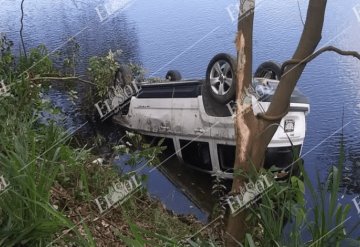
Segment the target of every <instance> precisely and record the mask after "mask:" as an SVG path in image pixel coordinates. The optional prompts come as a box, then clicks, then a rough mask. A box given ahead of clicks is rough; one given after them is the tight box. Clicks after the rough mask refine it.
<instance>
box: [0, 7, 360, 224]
mask: <svg viewBox="0 0 360 247" xmlns="http://www.w3.org/2000/svg"><path fill="white" fill-rule="evenodd" d="M257 2H258V3H257V7H256V15H255V28H254V70H255V68H256V67H257V66H258V65H259V64H260V63H262V62H264V61H266V60H276V61H279V62H282V61H285V60H287V59H289V58H290V57H291V55H292V53H293V52H294V50H295V48H296V45H297V42H298V40H299V37H300V34H301V30H302V27H303V24H302V21H301V16H302V18H305V16H306V8H307V1H304V0H299V1H296V0H291V1H289V0H286V1H285V0H278V1H270V0H262V1H257ZM105 3H111V1H109V0H107V1H92V2H89V3H88V2H86V1H80V0H64V1H45V0H33V1H25V4H24V9H25V18H24V40H25V44H26V47H27V48H29V47H34V46H36V45H38V44H40V43H44V44H45V45H46V46H47V47H48V48H49V50H51V51H53V50H56V49H61V48H62V47H64V44H65V43H66V40H67V39H68V38H70V37H76V39H77V41H78V42H79V44H80V47H81V48H80V58H81V61H80V64H79V71H80V72H81V73H82V72H83V71H85V68H86V66H87V61H88V58H89V57H91V56H95V55H104V54H106V53H107V52H108V51H109V50H110V49H111V50H113V51H114V50H118V49H121V50H122V51H123V56H122V59H123V60H124V61H132V62H135V63H139V64H141V65H143V66H144V67H145V68H146V69H147V71H148V75H151V76H158V77H163V76H164V75H165V74H166V71H167V70H169V69H177V70H179V71H181V73H182V75H183V77H184V78H203V77H204V75H205V70H206V67H207V64H208V62H209V61H210V59H211V58H212V57H213V56H214V55H215V54H216V53H219V52H227V53H231V54H235V46H234V38H235V33H236V25H235V24H236V23H235V22H233V20H232V16H231V14H230V13H232V12H231V11H230V13H229V11H228V10H232V9H233V8H234V4H236V3H237V1H235V0H223V1H209V0H196V1H195V0H151V1H149V0H126V1H125V0H124V1H118V3H116V2H115V4H114V3H113V8H112V11H110V12H113V13H112V14H111V15H110V16H109V18H108V19H106V20H101V18H100V16H99V13H98V12H97V11H96V7H99V8H98V9H99V10H101V6H103V5H104V4H105ZM121 3H124V4H125V3H126V8H120V7H121ZM357 4H358V5H357ZM359 4H360V3H359V1H357V0H347V1H338V0H329V1H328V10H327V14H326V19H325V25H324V32H323V38H322V41H321V43H320V44H319V47H322V46H326V45H335V46H338V47H339V48H342V49H344V50H357V51H360V42H359V38H360V32H359V30H360V14H358V16H359V17H358V18H357V15H356V11H355V9H353V7H354V6H357V7H358V9H360V7H359V6H360V5H359ZM0 6H1V7H0V32H4V33H6V34H7V35H8V36H9V38H11V39H12V40H14V42H15V49H17V50H18V47H19V35H18V30H19V29H20V21H19V20H20V1H19V0H0ZM102 13H103V12H102ZM102 17H104V15H102ZM298 86H299V88H300V89H301V90H302V91H303V93H305V94H306V95H307V96H308V97H309V99H310V102H311V113H310V115H309V116H308V118H307V124H308V125H307V138H306V141H305V144H304V148H303V155H304V156H303V159H304V161H305V168H306V170H307V171H308V173H309V174H310V177H311V179H312V180H313V181H315V180H316V176H317V174H319V175H320V176H321V177H325V176H327V175H328V172H329V169H330V167H331V166H332V165H335V164H337V160H338V156H339V145H340V140H341V136H342V135H341V134H342V133H343V134H344V141H345V151H346V161H345V165H346V167H345V174H344V184H345V185H346V186H344V192H343V193H344V194H345V195H344V197H343V198H340V200H342V201H343V202H351V199H353V198H354V197H355V196H357V195H358V194H359V193H360V140H359V138H358V137H359V134H360V133H359V130H360V124H359V118H360V115H359V114H360V62H359V61H357V60H355V59H354V58H351V57H340V56H338V55H335V54H333V53H326V54H323V55H321V56H320V57H318V58H317V59H316V60H314V61H312V62H311V63H309V65H308V66H307V67H306V70H305V71H304V73H303V75H302V77H301V79H300V81H299V83H298ZM51 98H52V99H53V100H54V101H55V102H56V104H57V105H59V106H61V107H62V108H63V109H65V110H67V111H68V113H69V114H68V116H69V117H68V118H67V121H66V125H67V126H69V127H70V126H73V127H74V126H79V125H80V124H81V123H82V122H83V121H84V119H82V117H81V115H78V113H77V110H76V107H74V106H72V105H71V104H69V103H68V100H67V96H66V94H64V92H63V90H61V88H55V89H53V90H52V92H51ZM343 125H344V126H345V127H344V128H342V126H343ZM169 164H173V165H172V166H171V167H170V168H169V167H167V168H169V169H168V171H167V172H164V171H163V172H159V171H156V172H154V173H153V174H152V175H151V176H150V178H149V186H148V188H149V191H150V193H151V194H152V195H154V196H156V197H158V198H160V199H161V200H162V201H163V203H164V204H165V205H166V206H167V207H168V208H169V209H171V210H174V211H175V212H176V213H183V214H187V213H191V214H194V215H196V216H197V217H198V218H199V219H201V220H203V221H206V217H207V215H208V212H209V209H210V208H211V203H210V202H209V201H208V200H206V198H209V196H208V191H209V184H210V181H211V179H210V178H209V177H208V176H206V175H203V174H198V173H196V172H194V171H189V170H187V169H185V170H184V168H183V167H182V166H181V165H180V164H179V162H177V161H176V160H171V161H170V162H168V163H167V165H165V166H169ZM189 174H191V176H190V175H189ZM345 188H346V189H345ZM190 199H192V200H190ZM351 217H352V219H351V220H350V221H354V222H355V220H358V219H359V218H358V212H357V210H356V208H355V206H354V205H353V204H352V208H351ZM350 221H349V222H350Z"/></svg>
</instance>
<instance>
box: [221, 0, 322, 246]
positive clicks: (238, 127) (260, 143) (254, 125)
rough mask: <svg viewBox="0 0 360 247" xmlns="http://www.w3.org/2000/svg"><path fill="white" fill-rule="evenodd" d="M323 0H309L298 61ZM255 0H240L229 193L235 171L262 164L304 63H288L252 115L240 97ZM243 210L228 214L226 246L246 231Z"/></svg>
mask: <svg viewBox="0 0 360 247" xmlns="http://www.w3.org/2000/svg"><path fill="white" fill-rule="evenodd" d="M326 2H327V1H326V0H310V1H309V6H308V13H307V18H306V22H305V26H304V30H303V33H302V36H301V39H300V42H299V45H298V48H297V50H296V52H295V54H294V55H293V59H296V60H298V61H301V60H303V59H306V57H308V56H310V55H311V54H312V53H313V52H314V50H315V49H316V47H317V45H318V43H319V41H320V39H321V32H322V27H323V22H324V15H325V8H326ZM254 6H255V0H240V13H239V22H238V33H237V37H236V48H237V93H236V94H237V112H236V113H237V115H236V118H235V132H236V157H235V164H234V179H233V184H232V191H231V193H232V194H238V193H239V191H240V188H241V186H243V185H244V182H246V180H245V178H244V177H243V176H241V175H239V174H238V172H239V171H242V172H245V173H246V172H249V171H250V169H251V166H254V167H255V168H256V169H259V168H260V167H262V166H263V163H264V157H265V151H266V148H267V146H268V144H269V143H270V141H271V139H272V137H273V135H274V134H275V132H276V130H277V124H279V123H280V121H281V118H282V117H283V116H284V115H285V114H286V113H287V110H288V108H289V105H290V97H291V94H292V92H293V90H294V88H295V86H296V83H297V81H298V80H299V78H300V76H301V74H302V72H303V70H304V68H305V66H306V64H296V65H289V66H287V67H286V68H285V72H284V74H283V76H282V78H281V80H280V82H279V85H278V88H277V90H276V92H275V95H274V97H273V100H272V102H271V104H270V106H269V108H268V110H267V112H266V113H265V114H261V115H258V116H255V115H254V113H253V110H252V107H251V100H250V98H249V97H244V95H245V92H246V89H247V88H248V87H249V86H250V85H251V82H252V38H253V20H254V11H253V10H254ZM246 214H247V210H244V211H242V212H241V213H239V214H238V215H236V216H234V217H233V216H231V215H229V217H228V219H227V226H226V232H227V234H226V246H238V245H239V244H238V242H242V241H243V239H244V236H245V233H246V232H247V225H246V223H245V216H246Z"/></svg>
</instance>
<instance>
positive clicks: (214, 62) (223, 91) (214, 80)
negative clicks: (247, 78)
mask: <svg viewBox="0 0 360 247" xmlns="http://www.w3.org/2000/svg"><path fill="white" fill-rule="evenodd" d="M235 61H236V60H235V59H234V58H233V57H232V56H231V55H229V54H226V53H220V54H217V55H216V56H215V57H213V58H212V59H211V61H210V62H209V65H208V67H207V69H206V80H205V86H206V87H207V88H208V90H209V92H210V94H211V96H212V98H213V99H214V100H215V101H216V102H217V103H220V104H227V103H229V102H230V101H231V100H233V99H235V94H236V73H235V71H236V70H235V68H236V63H235ZM214 66H215V67H214ZM219 70H220V71H219ZM229 84H230V85H229Z"/></svg>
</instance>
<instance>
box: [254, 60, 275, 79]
mask: <svg viewBox="0 0 360 247" xmlns="http://www.w3.org/2000/svg"><path fill="white" fill-rule="evenodd" d="M254 77H260V78H267V79H272V80H280V78H281V65H280V64H279V63H277V62H274V61H267V62H264V63H262V64H260V65H259V67H258V68H257V69H256V71H255V74H254Z"/></svg>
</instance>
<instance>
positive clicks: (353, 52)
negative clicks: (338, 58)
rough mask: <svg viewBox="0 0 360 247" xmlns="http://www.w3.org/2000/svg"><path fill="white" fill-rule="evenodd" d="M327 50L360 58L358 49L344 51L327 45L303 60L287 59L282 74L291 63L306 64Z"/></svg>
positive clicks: (282, 67)
mask: <svg viewBox="0 0 360 247" xmlns="http://www.w3.org/2000/svg"><path fill="white" fill-rule="evenodd" d="M326 51H333V52H336V53H337V54H339V55H342V56H353V57H355V58H357V59H358V60H360V54H359V53H358V52H356V51H344V50H341V49H339V48H337V47H334V46H325V47H323V48H321V49H319V50H318V51H316V52H314V53H313V54H311V55H310V56H308V57H306V58H305V59H303V60H299V59H290V60H287V61H285V62H284V63H283V65H282V66H281V74H283V73H284V71H285V69H286V67H287V66H289V65H291V64H296V65H300V64H306V63H308V62H310V61H312V60H314V59H315V58H316V57H318V56H319V55H320V54H322V53H324V52H326Z"/></svg>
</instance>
